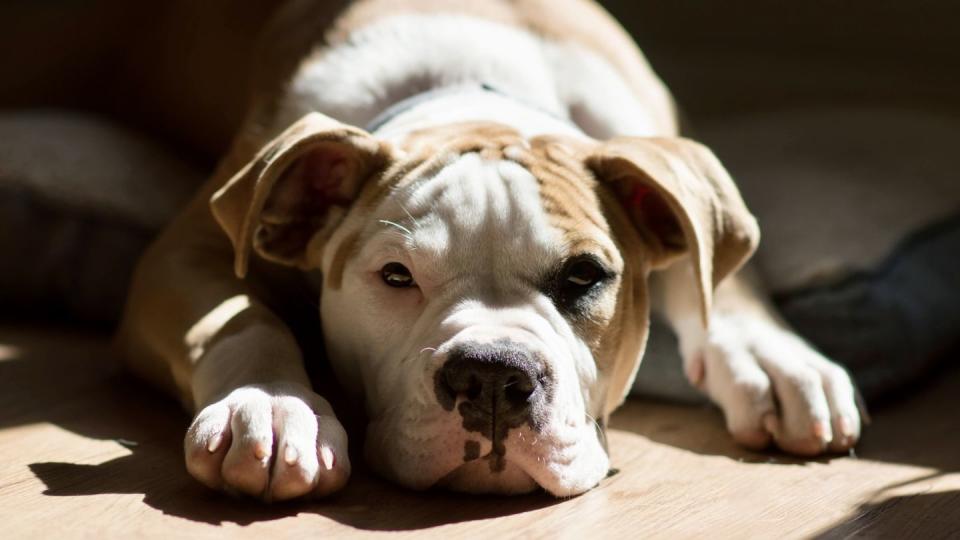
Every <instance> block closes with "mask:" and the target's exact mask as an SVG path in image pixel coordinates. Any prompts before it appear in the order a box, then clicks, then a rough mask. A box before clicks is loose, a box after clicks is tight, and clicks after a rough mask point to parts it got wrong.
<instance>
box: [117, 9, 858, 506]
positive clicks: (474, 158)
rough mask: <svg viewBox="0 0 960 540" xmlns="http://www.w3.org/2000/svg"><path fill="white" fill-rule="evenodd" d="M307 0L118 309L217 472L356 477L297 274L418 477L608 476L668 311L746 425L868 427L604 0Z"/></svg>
mask: <svg viewBox="0 0 960 540" xmlns="http://www.w3.org/2000/svg"><path fill="white" fill-rule="evenodd" d="M294 4H295V5H294V7H291V8H289V9H286V10H285V11H284V10H281V12H280V13H279V14H278V15H277V16H276V19H275V20H274V21H273V22H272V23H271V25H270V26H269V28H268V30H267V31H266V32H265V34H264V35H265V37H264V39H263V40H262V46H261V51H260V56H259V59H258V61H257V67H256V68H255V72H254V73H255V75H254V82H253V87H254V90H253V97H252V99H251V102H250V105H249V108H248V109H247V114H246V116H245V118H244V121H243V123H242V127H241V129H240V130H239V131H238V132H237V133H236V136H235V138H234V141H233V144H232V146H231V148H230V150H229V152H228V153H227V154H226V155H225V157H224V158H223V159H222V160H221V163H220V165H219V167H218V169H217V171H216V172H215V173H214V175H213V176H212V178H211V179H210V181H209V182H208V183H207V184H206V185H205V186H204V187H203V188H202V189H201V190H199V192H198V194H197V195H196V197H195V198H194V199H193V200H192V202H191V203H190V204H189V205H188V207H187V208H186V209H185V210H184V211H183V212H182V213H181V214H180V216H179V217H177V218H176V219H175V220H174V221H173V222H172V223H171V224H170V225H169V226H168V227H167V229H166V230H165V231H164V232H163V233H162V234H161V235H160V237H159V238H158V239H157V240H156V241H155V242H154V244H153V245H152V246H151V247H150V249H149V250H148V251H147V253H146V254H145V255H144V256H143V258H142V260H141V261H140V263H139V265H138V268H137V271H136V273H135V276H134V280H133V284H132V286H131V290H130V294H129V297H128V303H127V307H126V310H125V314H124V319H123V322H122V324H121V327H120V331H119V342H120V343H121V344H122V346H123V348H124V356H125V358H126V359H127V360H126V361H127V364H128V365H129V367H130V368H131V369H132V370H134V371H135V372H137V373H139V374H140V375H142V376H143V377H146V378H147V379H149V380H151V381H154V382H155V383H157V384H159V385H161V386H162V387H164V388H166V389H168V390H169V391H170V392H171V393H173V394H174V395H176V396H178V397H179V398H180V400H181V401H182V403H183V404H184V406H185V407H187V408H188V409H189V410H190V411H192V412H193V413H195V417H194V419H193V422H192V424H191V426H190V428H189V430H188V431H187V434H186V437H185V441H184V446H185V448H184V451H185V460H186V467H187V470H188V471H189V472H190V474H191V475H193V476H194V477H195V478H196V479H197V480H199V481H200V482H202V483H203V484H205V485H207V486H209V487H211V488H214V489H220V490H224V491H227V492H231V493H238V494H243V495H248V496H253V497H258V498H261V499H264V500H267V501H271V500H284V499H292V498H298V497H306V496H323V495H326V494H330V493H333V492H335V491H337V490H339V489H341V488H342V487H343V486H344V485H345V484H346V482H347V481H348V478H349V476H350V470H351V464H350V458H349V455H348V451H347V448H348V446H347V444H348V441H347V434H346V431H345V430H344V428H343V426H342V424H341V422H340V421H339V420H338V418H337V415H336V413H335V411H334V410H333V408H332V407H331V405H330V403H329V402H328V401H327V400H326V399H325V398H324V397H322V396H320V395H318V394H317V393H315V391H314V390H313V389H312V387H311V382H310V380H309V378H308V376H307V371H306V368H305V362H307V361H309V360H310V359H307V358H304V354H303V352H302V351H301V349H300V347H299V346H298V343H297V340H296V338H295V337H294V334H293V332H292V331H291V330H290V326H289V324H288V321H285V320H283V319H282V318H281V316H280V315H279V314H278V313H279V312H278V311H277V310H275V309H273V307H272V306H273V304H272V303H271V301H270V300H268V299H269V298H271V297H272V295H273V294H274V292H275V291H276V290H278V289H280V288H282V287H283V286H284V284H285V280H286V279H287V278H286V277H284V276H287V275H289V274H288V272H291V271H292V272H296V273H298V275H302V276H305V277H306V278H308V279H310V281H311V282H312V283H313V284H314V288H315V294H317V295H318V297H319V319H320V325H319V326H320V327H322V333H323V336H324V343H325V347H326V355H327V357H328V358H329V362H330V364H331V366H332V368H333V371H334V373H335V375H336V381H337V384H338V385H339V386H340V387H342V388H343V389H344V390H345V391H346V392H347V394H348V395H349V396H351V398H352V399H354V400H356V402H357V403H362V404H363V408H364V411H365V413H366V418H367V421H368V423H367V427H366V437H365V447H364V456H365V459H366V461H367V462H368V463H369V464H370V466H371V467H372V468H373V469H374V470H375V471H376V472H377V473H378V474H380V475H382V476H383V477H385V478H388V479H391V480H393V481H395V482H397V483H399V484H401V485H404V486H407V487H410V488H413V489H427V488H432V487H441V488H447V489H451V490H457V491H464V492H472V493H503V494H513V493H524V492H529V491H531V490H535V489H543V490H545V491H547V492H549V493H551V494H552V495H555V496H558V497H565V496H571V495H576V494H579V493H583V492H585V491H587V490H589V489H591V488H593V487H594V486H596V485H597V484H598V483H599V482H600V480H601V479H603V478H604V477H605V476H606V475H607V474H608V471H609V470H610V466H611V464H610V460H609V457H608V453H607V449H606V445H605V438H604V430H605V427H606V424H607V420H608V418H609V416H610V414H611V413H612V412H613V411H614V410H615V409H616V408H617V406H618V405H619V404H621V402H622V401H623V400H624V399H625V396H626V395H627V393H628V391H629V389H630V387H631V384H632V381H633V378H634V376H635V374H636V371H637V368H638V366H639V364H640V361H641V358H642V356H643V351H644V347H645V343H646V338H647V333H648V322H649V317H650V312H651V310H652V309H655V310H658V311H660V312H662V313H663V315H664V317H665V318H666V319H667V320H668V321H669V323H670V325H671V326H672V328H673V329H674V330H675V332H676V334H677V336H678V338H679V344H680V349H681V355H682V358H683V368H684V371H685V373H686V376H687V377H688V378H689V380H690V383H691V384H692V385H694V386H696V387H697V388H699V389H700V390H702V391H703V392H704V393H705V394H706V395H708V396H709V397H710V398H711V399H712V400H713V401H714V402H715V403H716V404H717V405H718V406H719V407H720V408H721V409H722V410H723V413H724V416H725V419H726V424H727V428H728V430H729V432H730V433H731V435H732V437H733V438H734V439H735V440H736V441H737V442H739V443H740V444H742V445H744V446H746V447H749V448H752V449H763V448H767V447H768V446H770V445H771V444H775V445H776V446H777V447H779V448H780V449H782V450H784V451H787V452H790V453H794V454H798V455H803V456H814V455H818V454H821V453H825V452H844V451H847V450H849V449H850V448H852V447H853V446H854V445H855V444H856V442H857V440H858V438H859V436H860V430H861V415H860V413H859V411H858V408H857V403H856V392H855V389H854V386H853V384H852V382H851V380H850V378H849V376H848V375H847V373H846V372H845V371H844V370H843V369H842V368H841V367H839V366H837V365H836V364H834V363H833V362H831V361H830V360H828V359H826V358H824V357H823V356H822V355H820V354H819V353H818V352H816V351H815V350H813V349H812V348H811V347H810V346H809V345H808V344H806V343H805V342H804V341H803V340H802V339H801V338H799V337H798V336H796V335H795V334H794V333H793V332H792V331H791V330H790V329H789V328H788V327H787V325H786V324H785V323H784V322H783V321H782V320H781V319H780V317H778V315H777V313H776V312H775V310H774V308H773V307H772V306H771V304H770V302H769V301H768V300H767V299H766V298H765V296H764V295H763V292H762V289H761V288H760V287H759V286H758V285H757V284H756V281H755V280H754V279H752V278H751V276H750V271H749V268H742V267H743V265H744V263H745V261H746V260H747V259H748V258H749V257H750V255H751V254H752V253H753V251H754V250H755V249H756V246H757V243H758V241H759V231H758V227H757V224H756V221H755V220H754V218H753V217H752V216H751V214H750V213H749V211H748V209H747V208H746V206H745V205H744V203H743V201H742V199H741V197H740V195H739V193H738V191H737V189H736V186H735V185H734V183H733V181H732V180H731V178H730V176H729V175H728V173H727V172H726V171H725V170H724V168H723V166H722V165H721V164H720V162H719V161H718V160H717V158H716V157H715V156H714V155H713V154H712V153H711V152H710V151H709V150H708V149H707V148H705V147H704V146H702V145H700V144H698V143H696V142H694V141H692V140H689V139H686V138H682V137H680V134H679V128H678V121H677V114H676V111H675V107H674V104H673V101H672V98H671V96H670V94H669V92H668V91H667V89H666V88H665V86H664V85H663V83H662V82H661V81H660V80H659V79H658V78H657V76H656V75H655V74H654V72H653V71H652V70H651V68H650V67H649V65H648V64H647V62H646V60H645V59H644V57H643V56H642V54H641V52H640V51H639V50H638V49H637V47H636V45H635V44H634V43H633V42H632V40H631V39H630V37H629V36H628V35H627V34H626V32H625V31H624V30H623V29H622V28H621V27H620V26H619V25H618V24H617V23H616V22H615V21H614V20H613V19H612V17H610V16H609V15H608V14H607V13H606V12H604V11H603V10H602V8H600V7H599V6H598V5H596V4H594V3H592V2H590V1H588V0H513V1H507V0H490V1H486V2H465V1H455V0H359V1H356V2H353V3H351V5H350V6H349V7H348V8H347V9H346V10H345V11H342V12H339V13H338V14H333V13H330V12H329V9H327V8H324V7H323V6H316V5H312V6H308V7H304V6H301V5H300V4H299V3H296V2H294ZM313 4H322V3H313ZM327 21H329V24H328V23H327ZM321 23H322V24H323V25H324V27H325V31H324V32H319V31H318V30H317V28H318V25H320V24H321Z"/></svg>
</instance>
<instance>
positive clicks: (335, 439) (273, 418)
mask: <svg viewBox="0 0 960 540" xmlns="http://www.w3.org/2000/svg"><path fill="white" fill-rule="evenodd" d="M329 410H330V408H329V406H326V402H325V401H324V400H323V398H321V397H320V396H318V395H316V394H314V393H313V392H311V391H309V390H307V389H305V388H302V387H300V386H296V385H282V386H280V385H277V386H245V387H242V388H238V389H237V390H234V391H233V392H231V393H230V395H228V396H227V397H225V398H223V399H221V400H220V401H217V402H215V403H213V404H211V405H208V406H207V407H205V408H204V409H203V410H201V411H200V413H199V414H198V415H197V417H196V418H195V419H194V420H193V424H192V425H191V426H190V429H189V430H188V431H187V435H186V438H185V440H184V450H185V453H186V462H187V470H188V471H190V474H192V475H193V476H194V478H196V479H197V480H199V481H200V482H202V483H203V484H205V485H207V486H209V487H211V488H214V489H222V490H224V491H227V492H233V493H241V494H245V495H250V496H254V497H259V498H261V499H264V500H267V501H270V500H283V499H292V498H295V497H301V496H304V495H326V494H328V493H332V492H334V491H337V490H339V489H340V488H342V487H343V486H344V484H346V482H347V479H348V478H349V476H350V459H349V458H348V457H347V434H346V432H345V431H344V429H343V426H341V425H340V421H339V420H337V419H336V417H334V416H333V415H332V414H320V415H318V414H316V411H329Z"/></svg>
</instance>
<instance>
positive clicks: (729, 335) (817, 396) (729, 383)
mask: <svg viewBox="0 0 960 540" xmlns="http://www.w3.org/2000/svg"><path fill="white" fill-rule="evenodd" d="M689 272H691V269H690V265H688V264H675V265H673V266H672V267H670V268H668V269H667V270H665V271H664V272H662V273H661V274H660V275H658V276H657V277H656V279H657V281H658V285H657V286H658V294H660V295H662V297H661V300H660V302H659V304H660V307H661V308H662V309H663V310H664V312H665V315H666V317H667V319H668V320H669V321H670V323H671V325H672V326H673V328H674V330H675V331H676V333H677V336H678V338H679V341H680V352H681V355H682V357H683V362H684V371H685V372H686V375H687V378H688V379H689V381H690V383H691V384H693V385H694V386H695V387H697V388H699V389H700V390H702V391H703V392H705V393H706V394H707V395H708V396H709V397H710V398H711V399H712V400H713V401H714V402H715V403H716V404H717V405H719V406H720V408H721V409H723V413H724V416H725V417H726V423H727V429H728V430H729V431H730V433H731V434H732V435H733V437H734V439H735V440H736V441H737V442H739V443H740V444H742V445H744V446H747V447H749V448H754V449H761V448H764V447H766V446H768V445H769V444H770V442H771V441H773V442H774V443H775V444H776V445H777V446H779V447H780V448H781V449H783V450H785V451H787V452H791V453H794V454H799V455H808V456H809V455H816V454H820V453H822V452H824V451H827V450H829V451H834V452H842V451H846V450H849V449H850V448H851V447H852V446H853V445H854V444H856V442H857V439H858V438H859V436H860V422H861V418H860V414H859V411H858V407H857V402H856V391H855V389H854V386H853V383H852V382H851V380H850V377H849V376H848V375H847V372H846V371H844V369H843V368H841V367H840V366H838V365H837V364H835V363H833V362H832V361H830V360H828V359H827V358H825V357H824V356H823V355H821V354H820V353H818V352H817V351H816V350H814V349H813V348H812V347H811V346H810V345H809V344H807V343H806V342H805V341H804V340H803V339H801V338H800V337H799V336H797V335H796V334H795V333H794V332H793V331H792V330H790V328H789V327H788V326H787V324H786V323H785V322H784V321H783V320H782V319H781V318H780V317H779V316H778V315H777V313H776V311H775V308H774V307H773V306H772V305H771V304H770V303H769V302H768V301H767V300H766V299H765V297H764V295H763V294H762V292H761V290H760V286H759V283H758V280H757V278H756V275H755V272H753V271H752V269H751V268H749V267H747V268H745V269H743V270H741V271H740V272H739V273H737V274H736V275H734V276H731V277H730V278H729V279H727V280H726V281H724V282H723V283H721V284H720V286H719V288H718V289H717V291H716V296H715V304H714V307H713V310H712V313H711V315H710V326H709V328H708V329H705V328H704V327H703V324H702V322H701V320H700V311H699V299H698V298H697V297H696V292H695V291H694V290H692V288H691V287H689V285H688V284H689V283H690V280H691V279H692V278H691V276H690V275H688V274H689Z"/></svg>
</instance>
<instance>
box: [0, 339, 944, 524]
mask: <svg viewBox="0 0 960 540" xmlns="http://www.w3.org/2000/svg"><path fill="white" fill-rule="evenodd" d="M939 379H940V380H938V381H936V382H934V383H932V384H929V385H926V386H924V387H922V388H921V389H920V390H919V391H918V392H917V393H915V394H914V395H913V396H912V397H909V398H906V399H903V400H899V401H897V402H895V403H893V404H889V405H887V406H885V407H883V408H881V409H879V410H876V411H874V423H873V425H872V426H871V427H870V428H869V430H868V432H867V435H866V438H865V440H864V441H863V443H862V444H861V445H860V447H859V448H858V449H857V456H856V457H854V456H850V457H842V458H834V459H824V460H815V461H803V460H794V459H789V458H786V457H784V456H780V455H767V454H754V453H750V452H745V451H742V450H739V449H737V448H736V447H734V446H733V445H732V444H731V443H730V441H729V439H728V438H727V436H726V435H725V433H724V431H723V429H722V426H721V422H720V417H719V415H718V414H717V413H716V412H715V411H714V410H712V409H709V408H699V407H694V408H689V407H680V406H672V405H664V404H657V403H651V402H644V401H640V400H635V401H631V402H630V403H629V404H628V405H626V406H625V407H624V408H623V409H622V410H621V411H620V412H619V413H618V414H617V415H616V417H615V421H614V423H613V429H612V432H611V435H610V439H611V446H612V451H613V461H614V463H615V466H616V467H618V468H619V469H620V471H619V473H617V474H615V475H613V476H612V477H610V478H608V479H607V480H605V481H604V482H603V483H602V484H601V486H600V487H598V488H597V489H595V490H593V491H591V492H589V493H587V494H585V495H583V496H580V497H576V498H573V499H568V500H555V499H551V498H549V497H547V496H545V495H542V494H537V495H531V496H522V497H509V498H497V497H469V496H459V495H452V494H448V493H443V492H428V493H415V492H411V491H406V490H403V489H400V488H397V487H394V486H391V485H389V484H386V483H384V482H382V481H380V480H377V479H375V478H372V477H370V476H368V475H367V474H365V473H364V472H363V471H357V473H356V474H355V475H354V477H353V479H352V480H351V483H350V485H349V487H348V488H347V489H346V491H345V492H343V493H342V494H340V495H338V496H336V497H335V498H332V499H329V500H325V501H321V502H314V503H301V504H278V505H273V506H264V505H260V504H257V503H253V502H249V501H238V500H233V499H230V498H227V497H224V496H221V495H219V494H216V493H213V492H208V491H206V490H205V489H203V488H201V487H200V486H199V485H197V484H196V483H194V482H193V481H192V480H191V479H190V478H189V477H188V476H187V474H186V472H185V471H184V467H183V464H182V457H181V446H180V444H181V440H182V434H183V431H184V429H185V427H186V425H187V422H188V418H187V417H186V415H184V414H183V413H182V412H181V411H180V410H178V409H177V407H176V406H175V405H174V404H172V403H171V402H169V401H167V400H166V399H164V398H163V397H162V396H159V395H157V394H155V393H153V392H152V391H150V390H148V389H146V388H144V387H143V386H142V385H141V384H139V383H137V382H136V381H134V380H132V379H130V378H129V377H127V376H125V375H123V374H122V373H120V371H119V370H118V369H117V367H116V363H115V362H114V361H112V360H110V358H109V355H108V352H107V347H106V343H105V340H103V339H102V338H97V337H93V336H89V335H84V334H79V333H75V332H69V331H63V330H60V331H54V330H43V329H24V328H11V327H9V326H8V327H0V538H26V537H38V538H39V537H42V538H64V537H78V536H82V537H86V538H108V537H110V538H112V537H124V538H130V537H137V538H139V537H144V538H174V537H177V538H179V537H220V536H222V535H223V534H224V533H226V534H227V535H229V536H237V537H255V538H266V537H298V538H302V537H307V536H310V537H314V536H316V537H332V536H336V537H338V538H339V537H349V536H362V535H366V536H384V537H385V536H387V535H389V536H390V537H391V538H394V537H397V536H417V537H418V538H425V537H429V536H434V537H442V538H466V537H477V538H493V537H497V536H501V537H516V536H523V537H550V538H553V537H556V536H560V537H574V538H578V537H583V538H628V537H629V538H648V537H663V538H682V537H710V538H725V537H734V538H748V537H749V538H774V537H777V538H779V537H821V538H847V537H851V536H854V537H885V538H909V537H913V538H923V539H929V538H948V537H954V538H956V537H960V419H958V414H960V408H958V405H960V372H958V371H957V370H953V372H951V373H948V374H947V375H943V376H942V377H940V378H939Z"/></svg>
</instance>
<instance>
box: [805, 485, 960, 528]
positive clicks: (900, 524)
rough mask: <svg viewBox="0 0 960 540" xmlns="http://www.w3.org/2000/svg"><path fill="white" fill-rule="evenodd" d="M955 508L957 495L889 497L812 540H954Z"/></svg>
mask: <svg viewBox="0 0 960 540" xmlns="http://www.w3.org/2000/svg"><path fill="white" fill-rule="evenodd" d="M958 507H960V491H945V492H939V493H921V494H916V495H901V496H893V497H889V498H885V499H882V500H880V501H877V502H870V503H867V504H864V505H862V506H860V508H858V509H857V511H856V512H855V513H854V515H853V516H851V517H850V518H849V519H848V520H846V521H844V522H843V523H840V524H838V525H835V526H833V527H831V528H830V529H828V530H825V531H823V532H821V533H820V534H818V535H817V536H815V537H814V538H815V539H816V540H834V539H840V538H916V537H920V536H922V537H923V538H925V539H931V540H932V539H938V538H944V539H947V538H957V537H958V536H960V516H958V514H957V511H956V509H957V508H958Z"/></svg>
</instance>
